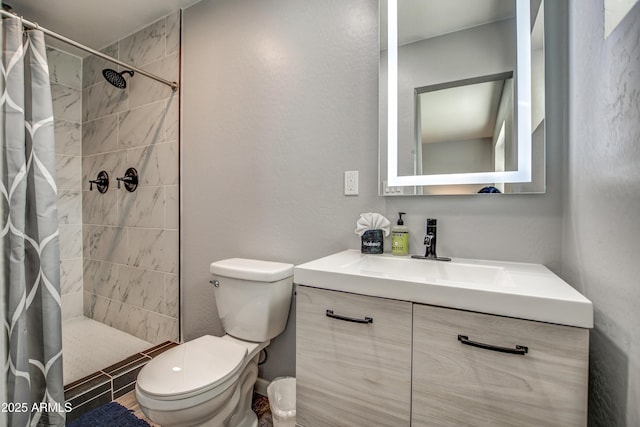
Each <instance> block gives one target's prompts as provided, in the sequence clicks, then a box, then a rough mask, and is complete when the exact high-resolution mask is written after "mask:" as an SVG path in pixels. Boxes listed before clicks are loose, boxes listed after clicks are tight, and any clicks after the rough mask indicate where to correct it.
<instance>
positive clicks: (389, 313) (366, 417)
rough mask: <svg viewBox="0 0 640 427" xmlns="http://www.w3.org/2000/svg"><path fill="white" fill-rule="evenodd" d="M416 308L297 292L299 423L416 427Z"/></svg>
mask: <svg viewBox="0 0 640 427" xmlns="http://www.w3.org/2000/svg"><path fill="white" fill-rule="evenodd" d="M411 334H412V303H410V302H405V301H395V300H388V299H383V298H375V297H368V296H362V295H354V294H349V293H344V292H337V291H328V290H323V289H316V288H311V287H306V286H298V287H297V297H296V383H297V384H296V387H297V390H296V421H297V423H298V425H300V426H304V427H325V426H331V427H340V426H367V427H374V426H381V427H389V426H393V427H401V426H409V425H410V422H411V421H410V417H411V409H410V405H411Z"/></svg>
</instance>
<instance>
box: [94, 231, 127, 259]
mask: <svg viewBox="0 0 640 427" xmlns="http://www.w3.org/2000/svg"><path fill="white" fill-rule="evenodd" d="M88 227H89V230H90V233H91V235H90V237H89V242H90V243H89V256H90V257H91V258H93V259H96V260H101V261H109V262H113V263H116V264H126V263H127V261H128V259H129V256H128V253H127V252H128V251H127V244H128V240H129V239H128V230H127V229H126V228H122V227H103V226H97V225H90V226H88Z"/></svg>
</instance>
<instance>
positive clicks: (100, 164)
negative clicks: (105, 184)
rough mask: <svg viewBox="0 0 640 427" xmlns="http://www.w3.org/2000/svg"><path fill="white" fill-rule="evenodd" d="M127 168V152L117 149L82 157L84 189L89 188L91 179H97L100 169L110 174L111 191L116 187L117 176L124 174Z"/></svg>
mask: <svg viewBox="0 0 640 427" xmlns="http://www.w3.org/2000/svg"><path fill="white" fill-rule="evenodd" d="M126 170H127V166H126V153H125V152H124V151H115V152H111V153H104V154H96V155H91V156H83V157H82V182H83V185H84V187H83V188H84V189H85V190H88V189H89V180H90V179H96V177H97V176H98V173H100V171H105V172H107V174H109V191H111V190H113V189H116V187H117V181H116V178H117V177H119V176H123V175H124V173H125V171H126ZM94 191H95V190H94Z"/></svg>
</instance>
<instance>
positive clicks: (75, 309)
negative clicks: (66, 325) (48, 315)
mask: <svg viewBox="0 0 640 427" xmlns="http://www.w3.org/2000/svg"><path fill="white" fill-rule="evenodd" d="M82 300H83V294H82V292H74V293H72V294H66V295H62V300H61V305H62V320H69V319H75V318H76V317H81V316H82V307H83V305H82Z"/></svg>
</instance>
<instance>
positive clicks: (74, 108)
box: [51, 83, 82, 122]
mask: <svg viewBox="0 0 640 427" xmlns="http://www.w3.org/2000/svg"><path fill="white" fill-rule="evenodd" d="M51 98H52V101H53V116H54V117H55V118H56V119H61V120H68V121H71V122H80V121H81V117H82V91H81V90H79V89H74V88H70V87H68V86H62V85H59V84H56V83H53V84H51Z"/></svg>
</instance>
